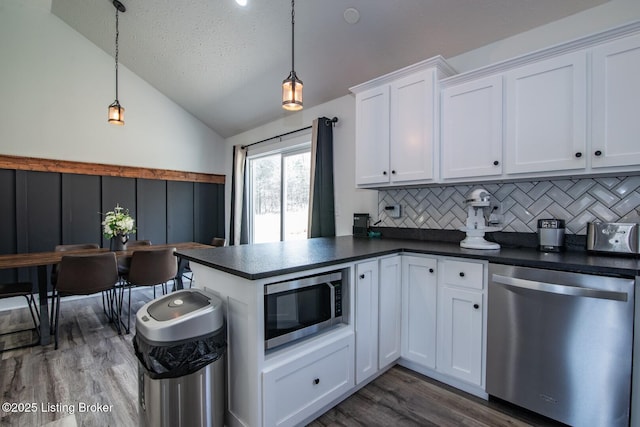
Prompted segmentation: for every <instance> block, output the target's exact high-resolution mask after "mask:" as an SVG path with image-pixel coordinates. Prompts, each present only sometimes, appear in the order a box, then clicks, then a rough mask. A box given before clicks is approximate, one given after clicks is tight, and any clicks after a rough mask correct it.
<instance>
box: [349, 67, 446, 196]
mask: <svg viewBox="0 0 640 427" xmlns="http://www.w3.org/2000/svg"><path fill="white" fill-rule="evenodd" d="M452 73H453V70H452V69H451V68H450V67H449V66H448V65H447V64H446V62H444V60H443V59H442V58H441V57H435V58H432V59H429V60H426V61H423V62H421V63H418V64H415V65H412V66H410V67H406V68H404V69H402V70H399V71H397V72H394V73H391V74H388V75H385V76H382V77H380V78H378V79H375V80H372V81H370V82H366V83H363V84H361V85H358V86H355V87H353V88H351V91H352V92H353V93H355V95H356V144H355V146H356V165H355V166H356V185H357V186H359V187H370V188H376V187H388V186H397V185H408V184H424V183H430V182H435V181H436V179H437V177H438V175H439V171H438V166H439V161H438V156H439V154H438V149H437V148H438V144H437V142H438V137H437V128H438V117H439V102H438V101H439V88H438V81H439V79H441V78H443V77H445V76H448V75H451V74H452Z"/></svg>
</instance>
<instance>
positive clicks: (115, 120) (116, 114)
mask: <svg viewBox="0 0 640 427" xmlns="http://www.w3.org/2000/svg"><path fill="white" fill-rule="evenodd" d="M113 6H114V7H115V8H116V54H115V58H116V100H115V101H113V103H112V104H111V105H109V123H111V124H114V125H120V126H122V125H124V108H122V106H121V105H120V101H118V38H119V36H120V29H119V27H118V14H119V13H120V12H123V13H124V12H125V11H126V10H127V9H126V8H125V7H124V5H123V4H122V3H120V2H119V1H118V0H113Z"/></svg>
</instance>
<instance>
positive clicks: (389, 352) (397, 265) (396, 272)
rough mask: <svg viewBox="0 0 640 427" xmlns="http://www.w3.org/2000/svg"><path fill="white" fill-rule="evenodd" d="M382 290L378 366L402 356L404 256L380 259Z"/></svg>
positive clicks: (379, 311) (380, 296)
mask: <svg viewBox="0 0 640 427" xmlns="http://www.w3.org/2000/svg"><path fill="white" fill-rule="evenodd" d="M379 287H380V292H379V298H378V304H379V308H378V313H379V317H378V319H379V320H378V367H379V368H380V369H382V368H384V367H386V366H388V365H390V364H391V363H393V362H395V361H396V360H398V359H399V358H400V345H401V344H400V342H401V340H400V333H401V327H400V325H401V321H402V317H401V313H402V258H401V257H400V256H394V257H391V258H383V259H381V260H380V283H379Z"/></svg>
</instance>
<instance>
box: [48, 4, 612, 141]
mask: <svg viewBox="0 0 640 427" xmlns="http://www.w3.org/2000/svg"><path fill="white" fill-rule="evenodd" d="M121 1H122V3H123V4H124V5H125V6H126V8H127V11H126V12H125V13H124V14H121V15H120V53H119V58H120V62H121V63H122V64H123V65H125V66H126V67H128V68H129V69H130V70H132V71H133V72H135V73H136V74H138V75H139V76H140V77H142V78H143V79H144V80H146V81H147V82H149V83H150V84H151V85H153V86H154V87H155V88H156V89H158V90H159V91H161V92H162V93H164V94H165V95H166V96H168V97H169V98H171V99H172V100H173V101H175V102H176V103H177V104H179V105H181V106H182V107H183V108H184V109H186V110H187V111H189V112H190V113H192V114H193V115H194V116H196V117H197V118H199V119H200V120H201V121H203V122H204V123H206V124H207V125H208V126H209V127H211V128H212V129H213V130H215V131H216V132H217V133H218V134H220V135H221V136H223V137H228V136H232V135H235V134H238V133H240V132H243V131H245V130H248V129H252V128H254V127H256V126H259V125H261V124H264V123H267V122H270V121H273V120H276V119H278V118H280V117H283V116H285V115H286V114H291V113H288V112H286V111H284V110H283V109H282V108H281V107H280V104H281V99H280V98H281V83H282V80H283V79H284V78H285V77H287V75H288V74H289V71H290V70H291V2H290V1H289V0H248V5H247V6H245V7H241V6H239V5H237V4H236V2H235V1H234V0H172V1H170V0H121ZM606 1H607V0H298V1H297V2H296V5H295V17H296V19H295V23H296V24H295V70H296V72H297V74H298V76H299V78H300V79H301V80H302V81H303V82H304V105H305V107H307V108H308V107H311V106H314V105H318V104H322V103H324V102H327V101H329V100H331V99H335V98H338V97H340V96H343V95H346V94H348V93H349V90H348V88H349V87H350V86H353V85H356V84H359V83H362V82H365V81H367V80H369V79H371V78H374V77H376V76H379V75H382V74H386V73H389V72H391V71H393V70H396V69H399V68H402V67H405V66H407V65H411V64H413V63H415V62H418V61H421V60H423V59H427V58H430V57H432V56H434V55H442V56H444V57H445V58H447V57H452V56H455V55H458V54H461V53H463V52H467V51H469V50H472V49H475V48H478V47H481V46H484V45H486V44H488V43H491V42H494V41H496V40H500V39H503V38H505V37H509V36H511V35H514V34H518V33H521V32H523V31H526V30H529V29H531V28H534V27H537V26H540V25H543V24H546V23H549V22H552V21H555V20H558V19H560V18H563V17H565V16H568V15H571V14H574V13H577V12H579V11H582V10H585V9H588V8H591V7H594V6H596V5H599V4H602V3H605V2H606ZM350 8H354V9H356V10H357V11H358V15H359V16H358V18H359V19H358V21H357V22H356V23H348V22H347V20H346V19H345V11H346V10H347V9H350ZM52 13H54V14H55V15H57V16H58V17H60V18H61V19H62V20H63V21H65V22H66V23H67V24H68V25H70V26H71V27H73V28H74V29H75V30H76V31H78V32H79V33H81V34H83V35H84V36H85V37H86V38H88V39H89V40H91V41H92V42H93V43H95V44H96V45H97V46H99V47H100V48H101V49H103V50H105V51H106V52H108V53H109V54H111V55H113V54H114V41H115V8H114V7H113V5H112V3H111V0H52ZM349 14H351V15H350V16H355V14H354V12H353V11H351V10H350V11H349V12H347V15H349ZM120 98H121V101H122V102H123V105H124V104H126V92H124V91H121V96H120Z"/></svg>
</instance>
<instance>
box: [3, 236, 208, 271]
mask: <svg viewBox="0 0 640 427" xmlns="http://www.w3.org/2000/svg"><path fill="white" fill-rule="evenodd" d="M212 247H213V246H210V245H205V244H203V243H196V242H182V243H169V244H162V245H149V246H136V247H135V248H132V249H128V250H126V251H117V252H116V256H117V257H118V258H121V257H127V256H131V254H133V252H134V251H144V250H153V249H162V248H176V249H203V248H212ZM108 251H109V249H106V248H99V249H82V250H77V251H51V252H32V253H25V254H7V255H0V269H3V268H22V267H38V266H41V265H51V264H57V263H59V262H60V261H61V260H62V257H63V256H65V255H89V254H92V253H101V252H108Z"/></svg>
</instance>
